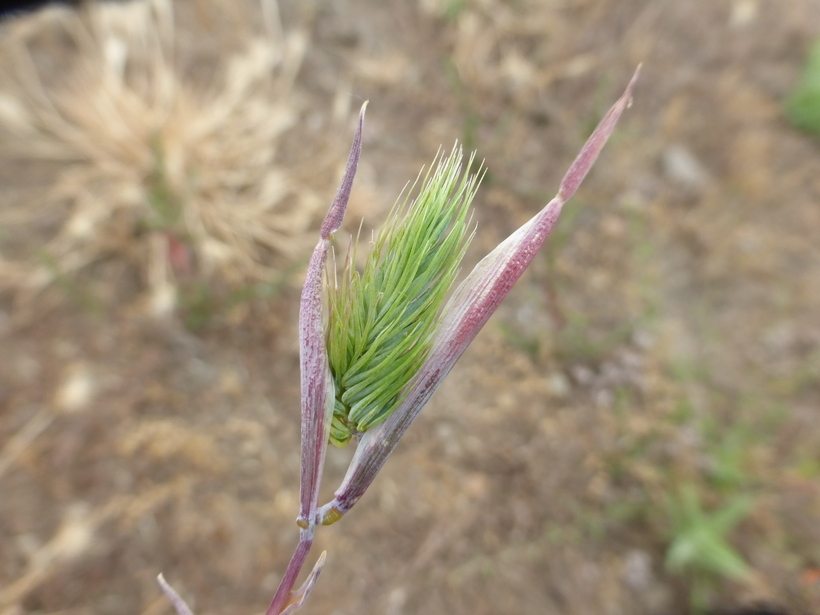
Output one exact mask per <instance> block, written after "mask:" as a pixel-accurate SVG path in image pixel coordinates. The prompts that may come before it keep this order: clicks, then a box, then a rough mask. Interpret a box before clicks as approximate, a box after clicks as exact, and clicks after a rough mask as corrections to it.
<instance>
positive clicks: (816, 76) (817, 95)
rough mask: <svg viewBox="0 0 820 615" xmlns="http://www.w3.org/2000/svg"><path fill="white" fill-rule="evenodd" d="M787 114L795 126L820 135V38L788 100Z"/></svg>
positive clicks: (817, 135)
mask: <svg viewBox="0 0 820 615" xmlns="http://www.w3.org/2000/svg"><path fill="white" fill-rule="evenodd" d="M786 115H787V116H788V118H789V121H790V122H791V123H792V124H794V125H795V127H797V128H799V129H800V130H803V131H805V132H807V133H810V134H813V135H814V136H816V137H820V40H818V41H817V42H815V44H814V46H813V47H812V49H811V51H810V52H809V57H808V58H807V59H806V66H805V68H804V70H803V76H802V78H801V79H800V82H799V83H798V84H797V87H796V88H795V90H794V92H793V93H792V95H791V96H790V97H789V99H788V101H787V102H786Z"/></svg>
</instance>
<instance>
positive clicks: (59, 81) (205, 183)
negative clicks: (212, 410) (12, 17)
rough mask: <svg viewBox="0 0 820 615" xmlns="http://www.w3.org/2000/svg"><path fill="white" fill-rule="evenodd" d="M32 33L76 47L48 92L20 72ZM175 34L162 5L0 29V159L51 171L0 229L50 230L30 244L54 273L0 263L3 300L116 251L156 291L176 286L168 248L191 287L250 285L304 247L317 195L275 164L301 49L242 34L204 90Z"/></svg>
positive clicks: (63, 15)
mask: <svg viewBox="0 0 820 615" xmlns="http://www.w3.org/2000/svg"><path fill="white" fill-rule="evenodd" d="M248 28H249V29H250V25H249V26H248ZM44 30H46V31H49V32H50V33H51V34H55V33H56V34H60V35H62V36H63V37H67V39H68V40H70V41H71V45H72V46H73V47H75V48H76V49H75V50H72V52H71V53H72V66H71V69H70V71H69V72H68V73H67V74H65V75H57V76H56V77H55V78H50V79H46V78H44V77H43V75H42V72H43V71H41V69H40V67H39V66H38V65H37V64H36V63H35V60H34V59H33V55H32V54H33V51H34V50H33V48H32V47H33V45H34V42H33V41H34V38H35V37H36V36H40V35H41V34H42V33H43V31H44ZM178 31H179V28H178V26H177V25H176V24H175V22H174V11H173V9H172V3H171V2H170V1H169V0H151V1H144V2H131V3H116V4H115V3H111V4H109V3H93V4H91V5H89V6H88V8H87V10H86V11H85V12H84V13H83V14H78V13H75V12H73V11H68V10H66V9H48V10H46V11H44V12H43V13H41V14H39V15H34V16H32V17H30V18H25V19H22V20H20V23H19V24H14V23H13V24H11V25H10V26H9V36H6V37H5V38H6V41H5V43H4V45H3V47H6V49H4V50H3V49H0V52H2V55H7V56H8V57H11V58H12V66H13V67H14V69H15V70H14V71H13V73H14V77H13V78H12V79H7V80H6V83H5V84H4V85H3V92H2V93H0V131H2V133H3V134H2V139H1V140H0V155H3V156H4V157H14V158H19V159H27V160H52V161H56V162H58V163H59V164H60V165H61V166H60V171H59V172H58V174H57V178H56V181H55V182H54V184H53V186H51V188H50V190H49V191H48V192H47V194H46V195H45V197H44V198H42V199H41V200H38V201H36V202H31V203H27V205H26V207H25V208H24V211H23V210H21V208H6V210H5V211H2V212H0V223H2V225H3V227H4V228H5V229H7V232H9V231H10V230H11V229H19V230H21V231H22V232H23V233H26V232H27V229H30V228H32V227H36V224H37V220H42V219H45V218H48V219H51V218H54V217H55V216H56V217H58V218H59V219H60V222H59V224H58V225H57V226H56V229H55V230H54V232H53V233H51V234H50V236H49V237H47V238H45V239H44V241H41V242H39V248H38V251H39V252H40V253H41V254H45V255H47V257H48V260H49V262H50V263H52V265H51V266H44V265H43V264H42V262H38V259H37V258H35V257H33V256H32V255H30V254H29V255H28V256H27V257H24V258H21V259H16V260H13V261H12V260H10V259H9V260H4V259H2V257H0V290H2V287H3V286H5V288H6V289H9V288H11V289H12V290H18V291H19V290H26V289H27V290H34V291H37V290H39V289H41V288H43V287H44V286H46V285H47V284H48V283H49V282H51V281H53V280H54V279H55V275H56V274H55V271H54V270H55V269H56V270H57V271H58V272H59V274H60V275H69V274H73V273H75V272H78V271H79V270H82V269H83V268H84V267H86V266H87V265H89V264H91V263H94V262H96V261H98V260H100V259H102V258H104V257H106V256H107V255H110V254H111V253H112V252H117V253H121V254H123V253H125V254H128V255H130V256H131V257H135V258H137V260H138V261H140V265H141V267H142V268H143V272H144V275H145V277H146V278H147V279H148V282H149V285H150V287H151V289H152V291H156V290H157V289H161V288H162V287H163V286H164V285H167V284H168V283H169V282H171V283H172V282H173V276H174V271H173V270H172V268H169V256H171V254H170V251H171V250H172V248H173V247H174V246H173V245H171V244H172V243H173V242H176V243H177V244H180V245H182V246H183V247H184V249H185V250H186V251H187V252H189V253H190V254H189V255H190V257H191V260H192V261H193V262H195V263H196V267H197V270H198V271H199V272H201V273H202V274H204V275H212V274H216V275H218V276H219V277H221V278H222V279H225V280H227V281H229V282H244V281H250V280H259V279H265V278H269V277H270V276H271V274H272V273H273V271H272V268H274V267H277V266H281V265H283V264H284V263H286V262H287V261H288V260H291V259H292V258H293V257H294V256H295V255H297V254H301V253H302V251H303V248H305V249H306V248H307V247H308V246H309V245H310V243H311V239H312V237H310V238H309V233H308V230H309V227H310V224H311V222H312V220H313V217H314V215H315V213H316V211H317V208H318V207H319V206H320V205H321V204H322V203H323V196H324V195H323V194H318V193H316V192H315V191H312V190H311V189H310V188H308V187H307V186H306V185H304V184H303V183H302V182H301V181H300V180H299V179H297V178H298V176H299V172H298V171H297V172H293V170H292V169H286V168H283V167H282V166H281V165H278V164H277V162H278V158H277V151H278V148H279V145H280V143H281V141H282V139H283V136H284V135H285V133H286V132H287V131H288V129H289V128H291V127H292V126H293V125H294V124H295V123H296V121H297V110H298V109H299V108H300V105H299V103H298V96H297V94H296V92H295V91H294V85H293V84H294V78H295V76H296V73H297V72H298V70H299V68H300V66H301V62H302V58H303V55H304V52H305V48H306V38H305V36H304V35H303V34H302V33H300V32H294V33H292V34H291V35H288V36H284V37H283V36H281V35H279V34H277V33H275V32H267V33H256V34H253V35H252V36H248V35H247V33H244V34H243V37H245V38H247V43H246V44H245V46H244V49H243V50H242V51H241V52H239V53H234V54H232V55H230V56H229V57H227V58H226V59H225V60H224V61H222V62H220V63H219V64H220V66H219V69H220V70H219V71H218V72H219V78H217V79H214V81H213V83H211V84H208V85H203V84H197V83H195V81H194V78H193V77H191V76H189V75H186V74H182V70H181V69H180V68H178V66H179V65H180V64H181V62H179V61H178V56H180V55H182V54H183V52H184V50H183V49H181V47H182V45H181V44H178V42H179V41H178V40H177V39H180V40H181V38H180V37H178V36H177V35H178ZM14 232H17V231H16V230H14ZM157 236H159V237H160V240H157ZM166 240H167V241H166ZM135 242H136V245H135ZM0 247H1V246H0Z"/></svg>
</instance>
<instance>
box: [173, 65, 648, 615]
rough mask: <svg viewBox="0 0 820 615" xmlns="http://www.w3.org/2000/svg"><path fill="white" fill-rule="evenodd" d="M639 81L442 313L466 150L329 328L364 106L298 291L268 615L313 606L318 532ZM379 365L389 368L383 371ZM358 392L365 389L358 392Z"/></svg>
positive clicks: (455, 348) (427, 185) (416, 404)
mask: <svg viewBox="0 0 820 615" xmlns="http://www.w3.org/2000/svg"><path fill="white" fill-rule="evenodd" d="M637 77H638V71H636V72H635V75H634V76H633V78H632V80H631V81H630V83H629V86H628V87H627V89H626V91H625V92H624V94H623V96H622V97H621V98H620V99H619V100H618V101H617V102H616V103H615V105H614V106H613V107H612V108H611V109H610V110H609V112H608V113H607V114H606V115H605V116H604V118H603V119H602V120H601V122H600V124H599V125H598V127H597V128H596V129H595V131H594V132H593V133H592V135H591V136H590V137H589V139H588V140H587V142H586V144H585V145H584V147H583V148H582V150H581V152H580V154H579V155H578V157H577V158H576V159H575V161H574V162H573V163H572V165H571V166H570V168H569V171H567V173H566V175H565V176H564V179H563V180H562V182H561V185H560V188H559V190H558V194H557V195H556V196H555V198H553V199H552V200H551V201H550V202H549V203H548V204H547V205H546V206H545V207H544V208H543V209H542V210H541V211H540V212H539V213H537V214H536V215H535V216H534V217H533V218H532V219H531V220H530V221H529V222H527V223H526V224H524V225H523V226H522V227H521V228H519V229H518V230H517V231H515V232H514V233H513V234H512V235H510V236H509V237H508V238H507V239H506V240H505V241H503V242H502V243H501V244H500V245H499V246H498V247H496V248H495V249H494V250H493V251H492V252H491V253H490V254H488V255H487V256H486V257H485V258H484V259H483V260H482V261H481V262H479V264H478V265H477V266H476V267H475V268H474V269H473V271H472V272H471V273H470V274H469V275H468V276H467V277H466V279H465V280H464V281H463V282H462V283H461V285H460V286H459V287H458V288H457V289H456V290H455V291H454V292H453V294H452V296H451V298H450V299H449V301H447V303H446V304H445V305H444V306H443V307H442V308H440V309H439V307H440V305H441V303H442V298H443V295H444V293H446V292H447V289H448V288H449V287H450V285H451V284H452V282H453V278H454V270H455V268H456V267H457V266H458V263H459V261H460V260H461V256H462V255H463V252H464V247H463V246H464V238H465V232H466V231H465V216H466V211H467V208H468V207H469V204H470V202H471V200H472V197H473V196H474V195H475V191H476V189H477V186H478V178H476V177H475V176H471V175H469V174H468V173H467V172H464V173H463V174H462V169H461V154H460V152H459V151H458V150H457V149H455V150H454V151H453V153H452V154H451V155H450V156H448V157H439V158H438V160H437V162H436V163H435V168H434V170H432V171H431V174H429V175H428V176H427V179H426V180H425V181H424V182H423V184H422V187H421V189H420V192H419V195H418V197H417V198H416V199H415V201H414V202H413V203H412V204H411V205H410V206H409V207H399V208H398V209H394V213H393V215H392V216H391V218H390V219H389V221H388V223H387V225H386V227H385V230H383V231H382V233H381V234H380V235H379V238H378V239H377V241H376V249H375V250H374V255H373V256H371V257H370V260H369V261H368V263H367V264H366V265H365V269H364V272H363V273H362V274H361V275H359V274H357V273H355V272H353V271H351V270H350V269H349V265H348V269H347V272H346V273H345V274H344V275H343V279H342V283H341V285H339V286H338V287H336V288H331V289H330V294H331V296H332V297H333V298H332V300H331V301H330V306H331V308H330V311H331V315H330V323H331V324H330V326H329V327H326V325H325V322H324V318H323V307H322V305H323V299H322V297H323V291H324V290H325V288H324V287H325V284H324V283H323V282H324V281H325V280H326V279H327V278H326V277H325V268H326V266H327V261H328V254H329V252H330V249H331V238H332V235H333V233H335V232H336V231H337V230H338V229H339V228H340V226H341V224H342V219H343V218H344V214H345V210H346V207H347V202H348V198H349V196H350V191H351V188H352V186H353V178H354V177H355V174H356V169H357V167H358V163H359V156H360V153H361V147H362V129H363V125H364V112H365V107H364V106H363V107H362V111H361V114H360V116H359V123H358V128H357V130H356V135H355V137H354V139H353V147H352V148H351V151H350V156H349V158H348V163H347V169H346V171H345V175H344V178H343V180H342V185H341V186H340V188H339V191H338V192H337V194H336V198H335V199H334V200H333V203H332V205H331V207H330V210H329V212H328V214H327V217H326V218H325V220H324V222H323V223H322V226H321V229H320V239H319V243H318V244H317V246H316V248H315V250H314V252H313V255H312V257H311V259H310V263H309V265H308V271H307V279H306V281H305V285H304V288H303V290H302V299H301V307H300V312H299V343H300V362H301V388H302V455H301V464H302V465H301V490H300V506H299V516H298V517H297V525H298V526H299V529H300V535H299V543H298V545H297V547H296V551H295V552H294V554H293V556H292V558H291V561H290V564H289V565H288V567H287V570H286V571H285V574H284V576H283V577H282V580H281V582H280V585H279V588H278V590H277V592H276V594H275V596H274V598H273V601H272V602H271V605H270V607H269V608H268V610H267V615H284V614H286V613H292V612H293V611H295V610H296V609H298V608H299V607H300V606H301V605H302V604H303V603H304V601H305V599H306V598H307V596H308V594H309V593H310V590H311V589H312V587H313V586H314V584H315V583H316V580H317V578H318V575H319V573H320V572H321V569H322V566H323V565H324V560H325V554H324V553H323V554H322V556H321V557H320V558H319V560H318V561H317V563H316V565H315V566H314V568H313V570H312V571H311V573H310V574H309V575H308V577H307V579H306V580H305V581H304V583H303V585H302V586H301V588H299V589H298V590H294V587H295V584H296V579H297V577H298V576H299V572H300V571H301V569H302V566H303V565H304V563H305V561H306V559H307V555H308V553H309V551H310V548H311V546H312V544H313V539H314V534H315V531H316V527H317V526H318V525H330V524H332V523H335V522H336V521H338V520H339V519H341V517H342V516H343V515H344V514H345V513H347V512H348V511H349V510H350V509H351V508H352V507H353V506H354V505H355V504H356V502H357V501H358V500H359V499H360V498H361V496H362V495H363V494H364V492H365V491H366V490H367V488H368V487H369V486H370V484H371V483H372V481H373V479H374V478H375V477H376V475H377V474H378V472H379V470H380V469H381V468H382V466H383V465H384V463H385V461H386V460H387V458H388V457H389V455H390V454H391V453H392V452H393V449H394V448H395V446H396V444H398V442H399V439H400V438H401V436H402V435H403V434H404V432H405V431H406V430H407V428H408V427H409V426H410V424H411V423H412V422H413V421H414V420H415V418H416V417H417V416H418V414H419V412H421V410H422V408H423V407H424V406H425V405H426V403H427V402H428V401H429V399H430V397H431V396H432V395H433V393H434V392H435V391H436V389H437V388H438V387H439V385H440V384H441V383H442V381H443V380H444V378H445V377H446V376H447V374H448V373H449V371H450V369H451V368H452V367H453V365H454V364H455V362H456V361H457V360H458V358H459V357H460V356H461V354H462V353H463V352H464V351H465V350H466V348H467V346H468V345H469V344H470V342H472V340H473V339H474V338H475V336H476V335H477V334H478V332H479V331H480V330H481V328H482V327H483V326H484V325H485V324H486V322H487V320H488V319H489V318H490V316H491V315H492V314H493V312H494V311H495V310H496V308H497V307H498V306H499V304H500V303H501V301H502V300H503V299H504V297H505V296H506V295H507V293H508V292H509V291H510V289H511V288H512V286H513V285H514V284H515V282H516V281H517V280H518V278H519V277H520V276H521V275H522V274H523V273H524V271H525V270H526V269H527V267H528V266H529V264H530V263H531V262H532V260H533V259H534V258H535V255H536V254H537V252H538V250H539V248H540V247H541V246H542V245H543V243H544V241H545V240H546V238H547V236H548V235H549V233H550V231H551V230H552V227H553V226H554V224H555V222H556V221H557V219H558V216H559V214H560V213H561V209H562V208H563V206H564V204H565V203H566V201H567V200H568V199H569V198H570V197H572V195H573V194H574V193H575V191H576V189H577V188H578V186H579V185H580V183H581V181H582V180H583V179H584V177H585V176H586V174H587V173H588V172H589V170H590V168H591V167H592V165H593V163H594V162H595V160H596V158H597V157H598V154H599V153H600V151H601V149H602V148H603V146H604V144H605V143H606V141H607V140H608V138H609V136H610V134H611V133H612V131H613V129H614V128H615V125H616V123H617V122H618V119H619V118H620V116H621V114H622V113H623V111H624V110H625V109H626V108H627V106H628V105H629V103H630V100H631V96H632V90H633V88H634V85H635V81H636V79H637ZM365 106H366V105H365ZM468 168H469V167H468ZM459 178H460V179H459ZM431 263H435V267H436V268H437V270H436V271H434V270H433V269H431ZM386 315H389V317H386ZM430 323H433V324H432V325H431V324H430ZM397 348H398V349H399V352H398V353H397V354H396V355H395V356H394V354H395V353H396V349H397ZM371 352H372V353H373V356H370V353H371ZM376 356H380V357H382V359H383V360H381V361H376V360H375V357H376ZM340 366H341V367H340ZM351 366H354V367H355V369H351ZM351 372H352V373H353V376H351V375H350V374H351ZM359 383H366V384H365V387H364V388H361V389H360V388H356V387H357V386H358V385H359ZM352 390H355V394H350V391H352ZM357 404H359V406H357ZM353 436H355V437H356V439H357V440H358V442H357V449H356V453H355V455H354V457H353V460H352V461H351V463H350V466H349V468H348V471H347V475H346V476H345V478H344V480H343V482H342V484H341V485H340V487H339V488H338V489H337V490H336V493H335V497H334V499H333V501H331V502H330V503H328V504H326V505H324V506H321V507H320V506H319V501H318V498H319V485H320V482H321V477H322V467H323V465H324V459H325V453H326V451H327V446H328V444H329V442H337V443H342V444H343V443H345V442H347V440H348V439H350V438H351V437H353ZM160 584H161V586H162V588H163V590H164V591H165V592H166V594H167V595H168V597H169V598H170V599H171V601H172V602H173V604H174V607H175V608H176V610H177V613H179V615H191V610H190V608H188V606H187V605H186V604H185V603H184V601H183V600H182V599H181V598H180V597H179V595H178V594H177V593H176V592H175V591H174V590H173V589H172V588H171V587H170V586H169V585H168V584H167V583H166V582H165V580H164V579H163V578H160Z"/></svg>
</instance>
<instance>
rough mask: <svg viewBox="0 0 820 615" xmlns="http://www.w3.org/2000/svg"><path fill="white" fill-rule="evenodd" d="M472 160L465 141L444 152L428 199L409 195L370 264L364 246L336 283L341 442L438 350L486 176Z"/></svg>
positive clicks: (396, 396)
mask: <svg viewBox="0 0 820 615" xmlns="http://www.w3.org/2000/svg"><path fill="white" fill-rule="evenodd" d="M473 156H474V155H471V156H470V159H469V161H468V163H467V168H468V169H469V168H471V166H472V163H473ZM462 160H463V153H462V150H461V147H459V146H458V145H456V146H454V147H453V150H452V151H451V152H450V154H449V155H448V156H444V155H442V154H441V152H439V154H438V155H437V156H436V159H435V160H434V161H433V164H432V166H431V168H430V169H429V170H428V171H427V174H426V175H425V177H424V178H423V180H422V182H421V188H420V190H419V192H418V196H416V198H415V199H413V200H412V202H411V201H410V196H409V193H408V194H406V195H405V197H404V200H403V201H402V200H401V197H399V199H400V200H399V201H398V202H397V203H396V204H395V205H394V206H393V209H392V211H391V212H390V215H389V217H388V219H387V222H386V223H385V224H384V226H382V228H381V230H380V231H379V233H378V235H377V237H376V239H375V241H374V246H373V249H372V251H371V252H370V255H369V256H368V258H367V261H366V263H365V265H364V269H363V271H362V272H361V273H359V272H358V271H357V270H356V268H355V262H354V261H355V247H354V250H353V254H352V255H351V254H350V253H348V257H347V259H346V262H345V266H344V271H343V272H342V274H341V276H340V279H339V280H337V281H336V282H335V284H334V283H333V281H331V283H330V284H328V286H329V301H328V305H329V322H328V332H327V349H328V358H329V361H330V369H331V372H332V374H333V381H334V384H335V387H336V403H335V408H334V412H333V422H332V424H331V428H330V442H331V443H333V444H335V445H337V446H345V445H346V444H347V443H348V442H349V441H350V439H351V437H352V436H353V435H354V434H361V433H364V432H365V431H367V430H368V429H369V428H371V427H373V426H374V425H377V424H379V423H381V422H382V421H384V420H385V419H386V418H387V417H388V416H390V413H391V412H392V411H393V410H394V409H395V408H396V406H397V405H398V404H399V402H401V401H402V397H401V393H402V391H403V390H404V388H405V386H406V385H407V383H408V382H409V381H410V380H411V379H412V377H413V376H414V375H415V374H416V373H417V372H418V369H419V367H420V366H421V364H422V363H423V362H424V360H425V358H426V357H427V355H428V352H429V350H430V346H431V344H432V337H433V333H434V330H435V328H436V325H437V323H438V321H439V315H440V312H441V307H442V304H443V303H444V299H445V297H446V295H447V292H448V291H449V289H450V287H451V286H452V284H453V281H454V279H455V276H456V273H457V272H458V266H459V263H460V262H461V258H462V256H464V251H465V250H466V248H467V245H468V243H469V240H470V239H471V235H469V233H468V229H467V227H468V220H467V213H468V209H469V207H470V203H471V202H472V200H473V197H475V194H476V190H477V188H478V184H479V183H480V180H481V178H480V175H476V174H469V173H466V172H462ZM416 183H418V180H417V181H416Z"/></svg>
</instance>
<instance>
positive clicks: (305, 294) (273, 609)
mask: <svg viewBox="0 0 820 615" xmlns="http://www.w3.org/2000/svg"><path fill="white" fill-rule="evenodd" d="M366 107H367V103H365V104H364V105H362V109H361V111H360V113H359V122H358V125H357V127H356V135H355V136H354V138H353V145H352V146H351V148H350V156H349V157H348V160H347V167H346V168H345V173H344V176H343V178H342V183H341V185H340V186H339V190H338V192H337V193H336V196H335V198H334V199H333V203H332V204H331V206H330V210H329V211H328V213H327V216H326V217H325V220H324V222H323V223H322V227H321V231H320V235H321V237H320V239H319V243H318V244H316V248H315V249H314V250H313V255H312V256H311V257H310V262H309V263H308V270H307V276H306V279H305V285H304V287H303V288H302V300H301V304H300V306H299V359H300V364H301V387H302V459H301V481H300V495H299V517H298V518H297V520H296V523H297V525H299V527H300V528H301V531H300V532H299V544H298V545H297V546H296V550H295V551H294V553H293V556H292V557H291V559H290V563H289V564H288V567H287V570H285V574H284V575H283V577H282V581H281V582H280V583H279V588H278V589H277V590H276V594H275V595H274V596H273V600H272V601H271V604H270V607H268V610H267V613H266V615H285V613H292V612H294V611H295V610H296V609H298V608H299V607H300V606H301V605H302V603H303V602H304V601H305V599H306V598H307V595H308V593H310V590H311V589H312V588H313V585H314V584H315V583H316V579H317V578H318V576H319V573H320V572H321V570H322V566H323V564H324V561H325V555H324V553H323V554H322V556H321V557H320V558H319V561H318V562H317V563H316V565H315V566H314V568H313V571H312V572H311V573H310V575H308V578H307V580H306V581H305V583H304V584H303V585H302V588H301V589H299V590H297V591H295V592H294V591H292V590H293V586H294V585H295V583H296V579H297V577H298V576H299V572H300V571H301V569H302V566H303V565H304V563H305V560H306V559H307V556H308V552H309V551H310V547H311V546H312V545H313V534H314V531H315V529H316V522H317V505H318V503H319V484H320V482H321V479H322V466H323V465H324V462H325V453H326V452H327V446H328V433H329V430H330V420H331V417H332V416H333V404H334V400H335V390H334V385H333V376H332V374H331V372H330V366H329V364H328V358H327V344H326V341H325V331H324V322H323V318H322V282H323V280H324V275H325V265H326V263H327V253H328V251H329V250H330V237H331V236H332V235H333V233H334V232H336V231H337V230H338V229H339V227H340V226H341V224H342V220H343V218H344V215H345V210H346V209H347V202H348V200H349V199H350V191H351V189H352V187H353V178H354V177H355V176H356V169H357V168H358V166H359V156H360V154H361V151H362V130H363V128H364V113H365V109H366ZM180 615H182V614H180Z"/></svg>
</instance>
